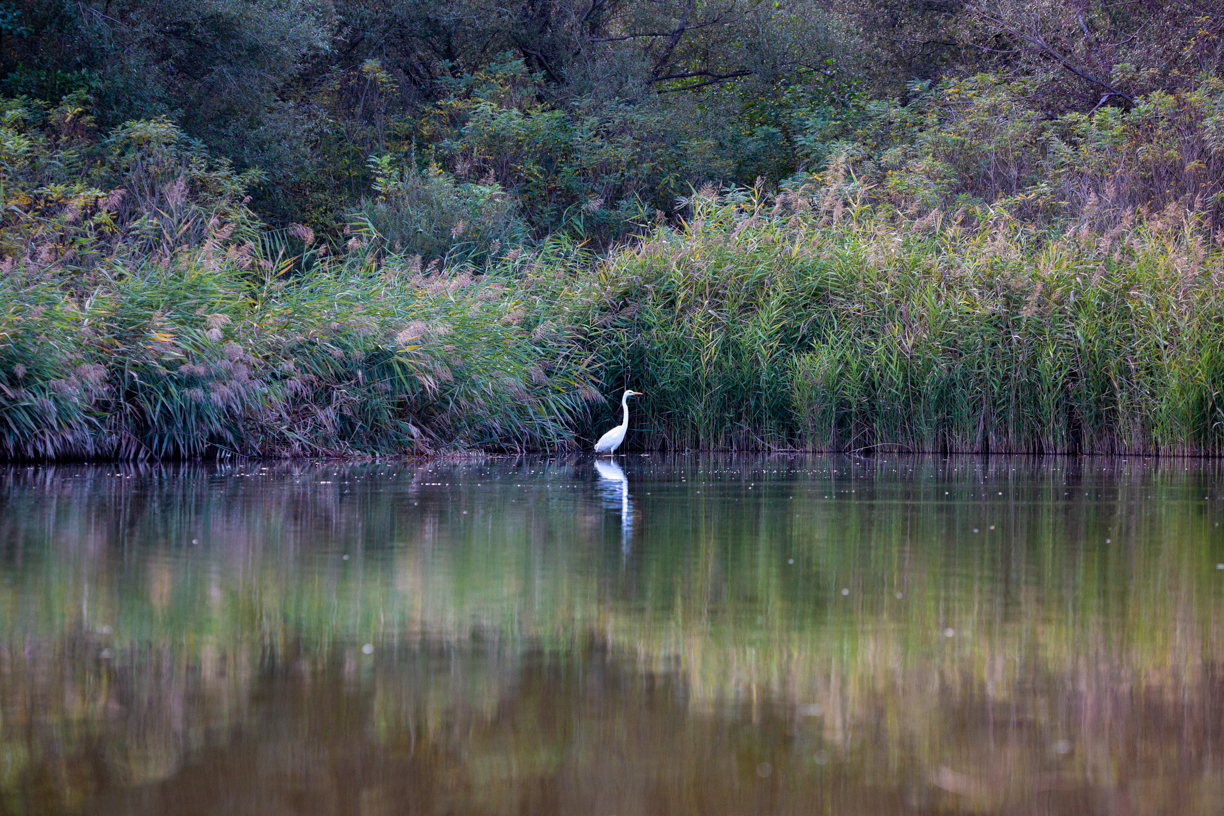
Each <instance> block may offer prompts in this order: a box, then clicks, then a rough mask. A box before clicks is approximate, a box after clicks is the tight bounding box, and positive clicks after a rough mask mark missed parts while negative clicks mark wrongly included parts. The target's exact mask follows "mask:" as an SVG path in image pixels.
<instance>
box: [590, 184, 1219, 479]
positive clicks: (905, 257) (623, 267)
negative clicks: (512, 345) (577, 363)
mask: <svg viewBox="0 0 1224 816" xmlns="http://www.w3.org/2000/svg"><path fill="white" fill-rule="evenodd" d="M693 205H694V209H693V218H692V220H691V221H690V222H689V223H688V224H687V225H686V228H685V229H683V230H670V229H661V230H658V231H656V232H655V233H654V234H653V235H652V236H651V237H650V238H649V239H648V240H646V241H644V242H642V243H641V244H640V245H639V246H636V247H634V248H631V249H627V250H625V251H623V252H621V253H619V254H616V255H614V256H612V257H610V258H608V259H607V260H606V262H604V263H603V264H602V265H601V266H600V267H599V269H598V270H597V276H596V277H597V280H598V284H597V288H598V290H599V291H598V292H597V294H595V295H593V296H592V298H593V300H594V301H595V302H597V303H598V313H597V314H596V315H594V316H593V318H592V323H593V325H595V326H597V328H596V329H595V330H594V331H593V332H592V334H591V335H590V337H589V341H590V342H591V343H592V345H593V347H594V348H597V349H601V354H602V356H601V358H600V359H601V366H602V367H601V371H602V378H603V379H604V380H605V382H608V383H617V384H619V383H622V382H623V383H626V384H630V385H632V387H633V388H635V389H637V390H641V391H645V392H646V393H647V395H648V396H647V398H646V399H643V400H642V401H641V402H640V403H639V406H638V407H639V409H640V410H641V411H642V412H643V413H644V415H645V418H644V419H641V420H639V421H637V422H635V426H637V427H638V428H639V432H638V433H637V434H631V435H630V441H631V444H632V443H636V444H639V445H645V446H646V447H681V448H707V449H708V448H731V449H757V450H759V449H784V448H802V449H813V450H836V451H847V450H858V451H862V450H872V449H876V450H879V449H884V450H899V451H928V452H1024V453H1105V454H1108V453H1128V452H1129V453H1165V454H1205V455H1218V454H1219V453H1220V451H1221V443H1222V441H1224V397H1222V392H1224V319H1222V318H1224V295H1222V294H1221V290H1220V275H1221V270H1222V269H1224V256H1222V254H1221V251H1220V247H1219V246H1214V247H1212V246H1209V245H1207V244H1206V242H1205V239H1204V238H1203V237H1202V236H1201V235H1199V234H1198V233H1196V231H1195V230H1194V229H1193V228H1190V227H1186V226H1184V224H1183V225H1182V226H1181V227H1177V228H1174V227H1171V226H1170V227H1165V228H1162V226H1161V225H1160V224H1159V223H1154V222H1149V223H1148V224H1147V225H1146V226H1144V227H1139V228H1133V229H1129V230H1127V231H1125V232H1123V231H1121V230H1119V231H1116V232H1114V233H1112V234H1108V235H1100V234H1084V233H1072V234H1069V235H1059V234H1036V233H1034V232H1033V231H1032V230H1031V229H1029V228H1026V227H1024V226H1021V225H1018V224H1016V223H1015V222H1013V221H1011V220H1010V219H1008V218H1007V217H1006V216H1005V215H1002V214H995V216H994V217H992V216H991V214H989V213H985V214H983V213H978V214H976V215H969V216H966V214H965V213H958V214H956V215H955V216H949V217H945V216H943V215H942V214H940V213H930V214H928V215H927V216H925V217H923V218H920V219H915V218H907V217H903V216H900V215H897V214H895V213H894V214H891V215H889V214H886V213H883V212H881V211H871V210H867V209H864V208H857V209H856V208H853V207H846V208H844V209H843V207H842V204H840V203H838V204H836V205H835V206H834V207H833V208H832V209H831V210H830V208H828V207H824V208H822V207H820V206H818V205H813V202H812V200H811V199H805V198H803V197H801V196H798V195H796V196H790V197H788V196H783V197H781V198H780V199H778V200H774V201H766V200H763V199H761V198H760V197H759V196H754V195H752V194H750V193H737V194H733V195H730V196H726V195H723V196H715V195H704V196H698V197H697V198H696V199H695V200H694V202H693ZM635 437H636V438H635Z"/></svg>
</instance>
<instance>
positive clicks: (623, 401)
mask: <svg viewBox="0 0 1224 816" xmlns="http://www.w3.org/2000/svg"><path fill="white" fill-rule="evenodd" d="M621 408H623V409H624V419H622V420H621V427H622V428H628V427H629V395H628V394H626V395H625V396H623V397H621Z"/></svg>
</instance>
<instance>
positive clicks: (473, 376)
mask: <svg viewBox="0 0 1224 816" xmlns="http://www.w3.org/2000/svg"><path fill="white" fill-rule="evenodd" d="M78 290H79V281H76V282H70V283H68V282H65V281H63V280H58V279H53V278H50V277H46V276H39V275H37V274H35V273H33V272H25V271H22V270H10V272H9V274H7V275H5V276H4V277H3V278H2V279H0V453H2V454H3V455H4V456H5V457H6V458H65V457H67V458H88V457H106V458H111V457H117V458H143V457H153V458H181V457H193V456H201V455H225V454H251V455H291V454H307V455H340V454H354V453H385V452H393V451H399V452H422V451H429V450H434V449H437V448H439V447H443V446H446V447H474V448H488V449H499V448H510V449H519V450H521V449H526V448H531V449H542V448H544V449H546V448H552V447H557V446H561V445H564V444H566V443H567V442H568V440H569V438H570V435H571V428H572V427H573V426H574V425H575V424H576V423H577V422H578V419H579V417H580V415H581V414H582V413H583V412H584V411H585V407H586V401H587V400H589V399H591V398H592V396H593V395H594V393H595V392H594V391H593V390H592V389H591V387H590V375H589V373H588V371H587V369H586V364H585V361H584V357H583V356H582V355H580V354H578V353H576V351H577V349H576V346H575V345H574V344H573V343H572V342H570V341H569V337H568V335H567V334H566V332H564V331H559V330H554V329H550V328H548V327H547V326H544V325H542V321H541V320H540V318H539V313H540V311H541V308H542V307H541V304H540V303H538V302H537V301H536V300H535V299H533V296H532V294H531V293H530V292H526V291H524V290H522V289H518V290H510V289H508V288H507V287H506V286H505V285H504V284H503V283H500V282H498V281H497V280H495V279H494V278H493V277H488V278H483V279H482V278H473V277H471V276H470V275H463V274H455V275H450V276H448V277H446V278H443V279H426V278H424V277H422V276H421V275H420V274H419V272H413V271H412V270H410V269H403V268H400V267H397V266H394V265H388V266H385V267H383V268H380V269H374V268H372V267H369V266H362V265H360V264H353V263H348V264H337V265H334V266H332V267H324V266H320V267H319V268H318V269H316V270H314V271H313V272H312V273H311V274H309V275H308V276H304V277H302V278H300V279H292V278H290V279H286V278H285V277H284V276H280V275H276V274H274V273H268V274H267V275H260V274H254V273H250V272H246V271H244V270H242V269H240V268H233V269H223V268H219V267H217V266H216V265H211V266H210V265H208V264H206V263H202V262H200V258H198V257H197V258H192V257H190V256H184V257H183V258H182V259H181V260H180V261H179V262H178V263H175V264H172V265H160V264H153V263H150V264H149V265H148V266H146V267H143V268H136V269H133V268H126V269H112V270H111V271H110V272H109V273H108V274H107V275H106V276H105V277H104V278H103V279H102V281H101V282H100V283H98V284H97V285H96V286H94V287H93V288H91V289H89V290H88V291H84V292H80V291H78Z"/></svg>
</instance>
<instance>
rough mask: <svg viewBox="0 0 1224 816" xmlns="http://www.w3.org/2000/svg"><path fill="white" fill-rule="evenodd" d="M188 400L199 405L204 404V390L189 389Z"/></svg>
mask: <svg viewBox="0 0 1224 816" xmlns="http://www.w3.org/2000/svg"><path fill="white" fill-rule="evenodd" d="M187 399H189V400H191V401H192V402H194V403H196V404H197V405H198V404H200V403H202V402H204V389H203V388H199V387H194V388H188V389H187Z"/></svg>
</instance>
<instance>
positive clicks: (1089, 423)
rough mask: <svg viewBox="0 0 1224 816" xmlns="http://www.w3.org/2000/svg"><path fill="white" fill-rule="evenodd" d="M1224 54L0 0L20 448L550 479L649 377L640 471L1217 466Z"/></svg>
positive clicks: (1128, 30)
mask: <svg viewBox="0 0 1224 816" xmlns="http://www.w3.org/2000/svg"><path fill="white" fill-rule="evenodd" d="M1221 35H1224V0H1193V1H1192V2H1178V3H1164V2H1161V0H1153V2H1145V3H1141V4H1126V5H1105V4H1100V5H1093V4H1088V5H1084V4H1082V3H1078V2H1075V3H1073V2H1071V0H1039V2H1036V3H1033V2H1025V3H1019V2H1010V0H1009V2H1004V3H997V4H991V5H986V4H978V3H976V2H972V1H970V2H958V3H953V4H948V5H946V6H941V7H939V8H935V7H933V6H931V5H930V4H924V5H922V6H921V7H919V6H913V7H911V6H897V5H896V4H885V3H880V2H878V0H843V1H842V2H836V3H833V4H817V3H815V2H813V0H791V2H784V3H773V2H769V3H766V2H759V1H758V0H727V2H726V3H723V4H716V5H710V4H705V3H697V2H680V3H657V2H642V1H641V0H582V2H579V1H578V0H558V2H552V3H536V2H533V0H527V2H524V3H522V4H518V5H515V4H505V3H493V2H488V0H460V2H456V3H448V4H438V3H427V2H420V1H419V0H390V2H383V1H381V0H380V2H367V1H366V0H361V1H360V2H355V3H344V4H333V3H330V2H325V1H324V0H291V1H290V2H277V3H270V2H264V1H263V0H247V1H246V2H240V3H217V2H205V3H202V4H201V3H198V2H197V3H191V4H188V3H183V2H180V0H170V2H162V3H157V4H149V3H145V2H137V1H136V0H110V2H107V3H105V4H99V3H89V2H83V3H64V2H60V0H29V1H28V2H13V1H12V0H10V1H9V2H0V94H3V98H0V200H2V205H3V209H2V210H0V271H2V274H3V280H2V281H0V311H2V315H0V320H2V321H3V323H2V325H0V332H3V337H2V341H3V342H2V343H0V417H2V420H3V421H2V422H0V437H2V438H0V450H2V451H3V454H4V455H5V456H8V457H18V456H35V457H54V456H122V457H134V456H159V457H161V456H192V455H198V454H205V453H209V454H217V453H225V452H237V453H294V452H303V453H305V452H314V453H344V452H358V451H365V452H379V451H389V450H404V449H414V450H422V449H436V448H438V447H440V446H454V445H458V446H461V447H464V446H467V447H503V448H523V447H555V446H561V445H566V444H569V443H571V442H572V441H574V440H575V438H584V437H586V436H588V435H591V434H593V433H594V430H595V428H596V426H598V425H600V424H602V423H603V422H605V421H606V420H607V419H608V418H609V412H608V411H606V409H605V408H603V407H602V404H601V403H600V401H599V399H598V397H597V393H598V392H600V391H612V390H615V389H617V388H619V387H622V386H623V385H625V384H633V385H634V386H635V387H637V388H639V389H641V390H647V391H648V392H649V393H650V396H651V398H650V400H649V401H647V402H644V403H643V409H644V410H645V412H646V414H647V416H648V421H649V423H650V427H651V428H652V431H651V432H650V434H647V435H644V436H643V435H641V434H638V435H636V437H637V438H636V443H637V444H641V443H642V442H643V441H645V442H648V443H650V444H665V445H673V446H674V445H681V446H690V445H696V446H734V447H761V446H778V447H786V446H803V447H833V448H865V447H875V446H879V445H885V444H887V445H896V446H901V447H903V448H906V449H924V450H939V449H947V450H982V449H991V450H999V449H1006V450H1028V451H1055V450H1057V451H1089V450H1091V451H1116V450H1145V451H1147V450H1165V451H1168V450H1183V451H1201V452H1218V451H1219V450H1220V447H1221V441H1222V437H1221V432H1220V430H1219V429H1220V428H1221V427H1224V425H1221V423H1222V422H1224V405H1222V404H1221V400H1220V398H1219V396H1218V395H1219V394H1220V393H1224V380H1222V379H1221V378H1222V376H1224V374H1222V372H1224V362H1221V361H1222V360H1224V342H1222V341H1224V335H1222V334H1221V329H1220V328H1219V326H1220V325H1221V324H1222V322H1224V321H1221V317H1224V314H1221V303H1220V301H1219V298H1218V297H1217V295H1216V293H1215V284H1216V282H1217V281H1216V278H1217V277H1218V274H1219V270H1220V264H1221V259H1220V255H1219V249H1218V248H1219V246H1220V244H1221V241H1222V240H1224V239H1222V238H1221V236H1222V235H1224V79H1222V78H1221V71H1220V68H1221V66H1220V61H1221V59H1222V58H1224V48H1222V47H1221ZM698 191H700V192H698ZM643 386H645V388H643ZM597 406H599V407H597ZM630 438H631V444H632V443H633V440H634V435H631V437H630Z"/></svg>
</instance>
